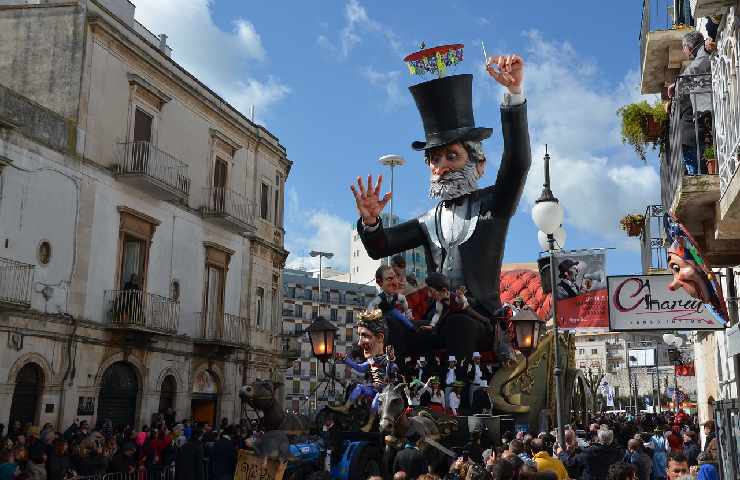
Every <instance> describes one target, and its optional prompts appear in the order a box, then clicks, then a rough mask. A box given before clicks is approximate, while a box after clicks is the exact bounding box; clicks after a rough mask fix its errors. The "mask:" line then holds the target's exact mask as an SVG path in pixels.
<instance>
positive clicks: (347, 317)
mask: <svg viewBox="0 0 740 480" xmlns="http://www.w3.org/2000/svg"><path fill="white" fill-rule="evenodd" d="M344 321H345V322H347V323H352V322H354V321H355V312H353V311H352V310H347V311H346V312H345V314H344Z"/></svg>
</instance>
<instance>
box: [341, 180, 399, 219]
mask: <svg viewBox="0 0 740 480" xmlns="http://www.w3.org/2000/svg"><path fill="white" fill-rule="evenodd" d="M382 185H383V175H381V176H379V177H378V183H377V184H375V185H373V176H372V175H368V176H367V186H366V185H364V184H363V183H362V178H361V177H357V185H356V186H355V185H350V187H349V188H350V190H352V193H353V194H354V196H355V202H356V203H357V211H358V212H359V213H360V217H361V218H362V223H364V224H365V225H367V226H368V227H371V226H374V225H375V224H376V223H377V222H378V217H379V216H380V212H382V211H383V208H385V204H386V203H388V201H389V200H390V199H391V194H390V193H386V194H385V195H383V196H382V198H381V196H380V189H381V187H382Z"/></svg>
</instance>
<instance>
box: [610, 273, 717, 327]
mask: <svg viewBox="0 0 740 480" xmlns="http://www.w3.org/2000/svg"><path fill="white" fill-rule="evenodd" d="M672 282H673V275H631V276H630V275H625V276H612V277H609V279H608V287H609V329H610V330H611V331H617V332H618V331H635V330H717V329H722V328H725V324H724V322H723V321H722V319H721V318H718V317H717V316H715V315H714V314H713V313H712V311H711V309H708V308H706V304H704V303H702V301H701V300H699V299H696V298H693V297H691V296H689V294H688V293H687V292H686V290H684V289H674V290H671V289H670V288H669V285H671V284H672Z"/></svg>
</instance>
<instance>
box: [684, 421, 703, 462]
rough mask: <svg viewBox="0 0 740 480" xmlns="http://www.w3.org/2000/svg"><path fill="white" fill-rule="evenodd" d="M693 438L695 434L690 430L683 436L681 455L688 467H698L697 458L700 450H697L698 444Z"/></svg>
mask: <svg viewBox="0 0 740 480" xmlns="http://www.w3.org/2000/svg"><path fill="white" fill-rule="evenodd" d="M695 438H696V434H695V433H694V432H692V431H690V430H689V431H688V432H684V434H683V454H684V455H686V458H687V459H688V460H689V467H694V466H696V465H699V461H698V459H697V457H699V453H701V450H700V449H699V444H697V443H696V440H694V439H695Z"/></svg>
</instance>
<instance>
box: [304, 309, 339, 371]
mask: <svg viewBox="0 0 740 480" xmlns="http://www.w3.org/2000/svg"><path fill="white" fill-rule="evenodd" d="M306 331H307V332H308V339H309V340H310V341H311V351H312V352H313V356H314V357H316V358H317V359H318V360H319V361H320V362H321V363H323V364H324V368H326V361H327V360H329V359H330V358H332V357H333V356H334V334H335V333H336V331H337V327H335V326H334V324H333V323H331V322H330V321H329V320H327V319H326V318H324V317H318V318H317V319H316V320H314V322H313V323H312V324H311V325H309V327H308V328H307V329H306Z"/></svg>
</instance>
